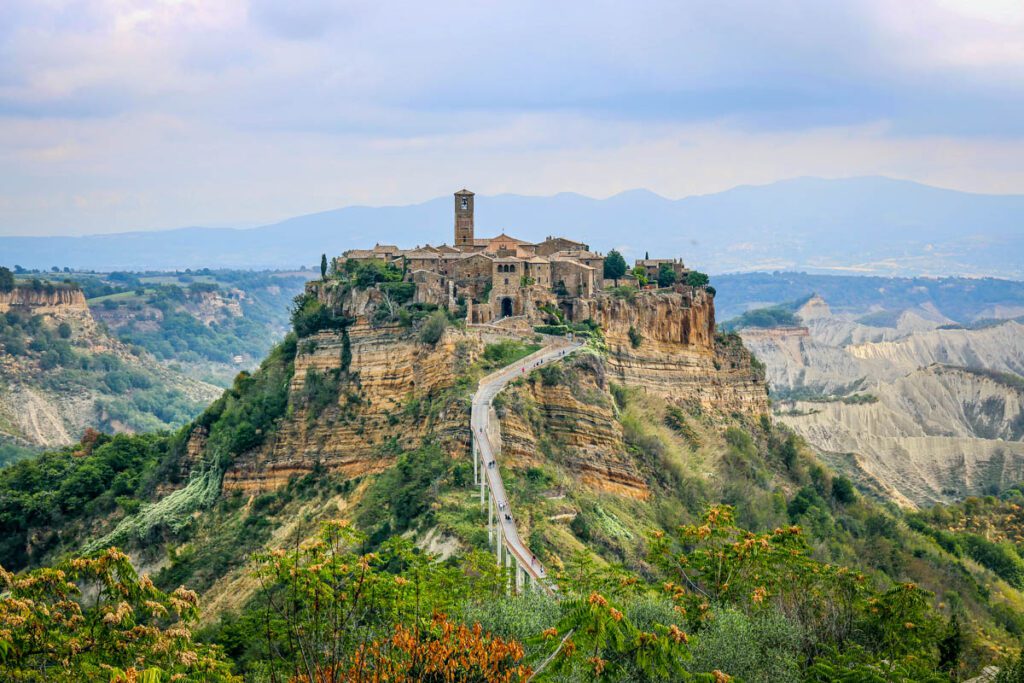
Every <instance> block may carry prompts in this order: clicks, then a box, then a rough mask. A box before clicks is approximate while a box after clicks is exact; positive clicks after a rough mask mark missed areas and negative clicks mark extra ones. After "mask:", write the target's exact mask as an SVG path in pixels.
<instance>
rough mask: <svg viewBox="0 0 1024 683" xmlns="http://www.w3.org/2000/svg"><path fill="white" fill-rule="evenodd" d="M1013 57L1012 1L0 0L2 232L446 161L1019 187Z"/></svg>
mask: <svg viewBox="0 0 1024 683" xmlns="http://www.w3.org/2000/svg"><path fill="white" fill-rule="evenodd" d="M1022 67H1024V11H1022V10H1021V6H1020V4H1019V3H1016V2H1003V1H1002V0H994V1H993V2H987V3H977V2H973V1H972V2H968V1H967V0H957V1H953V0H941V1H939V2H924V1H923V0H908V1H907V2H901V3H891V2H885V1H883V0H863V1H862V2H855V3H820V2H811V1H805V2H783V3H772V4H765V3H757V2H753V0H749V1H745V2H738V1H730V0H726V1H720V2H687V3H679V2H669V1H658V2H642V3H614V2H587V3H584V2H576V1H572V0H567V2H564V3H559V4H558V5H555V6H553V5H551V3H548V2H539V1H537V0H524V1H523V2H518V3H479V2H468V1H466V2H462V1H452V0H449V1H446V2H437V3H422V2H400V3H377V2H370V1H369V0H355V1H349V2H326V1H320V0H295V1H294V2H289V3H280V2H272V1H271V0H252V1H251V2H245V1H244V0H188V1H173V2H172V1H171V0H163V1H159V0H157V1H153V0H148V1H143V0H95V1H94V2H71V1H68V2H60V1H56V2H47V3H39V2H35V1H34V0H7V2H5V3H3V4H2V5H0V178H3V179H4V181H5V182H4V183H3V184H2V187H0V232H14V231H20V232H25V231H64V230H75V231H83V230H110V229H126V228H145V227H158V226H159V227H166V226H171V225H178V224H184V223H191V222H196V223H210V222H218V223H231V222H254V221H261V220H269V219H272V218H275V217H280V216H283V215H287V214H288V213H290V212H295V213H298V212H303V211H309V210H314V209H319V208H329V207H333V206H336V205H339V204H341V203H345V202H348V201H363V202H375V203H380V202H386V201H411V200H415V199H420V198H426V197H429V196H433V195H435V194H439V193H442V192H446V191H447V190H448V184H451V183H454V184H457V185H460V186H461V185H463V184H473V185H475V186H477V187H478V188H479V189H482V190H483V191H518V192H554V191H560V190H576V191H581V192H584V193H588V194H594V195H606V194H613V193H615V192H617V191H621V190H624V189H628V188H631V187H638V186H646V187H649V188H651V189H653V190H656V191H658V192H661V193H663V194H666V195H669V196H681V195H683V194H687V193H690V192H694V191H713V190H715V189H724V188H726V187H729V186H731V185H735V184H737V183H743V182H768V181H771V180H774V179H778V178H783V177H787V176H791V175H811V174H819V175H832V176H835V175H854V174H870V173H885V174H890V175H894V176H898V177H906V178H913V179H917V180H922V181H928V182H937V183H940V184H943V185H946V186H954V187H962V188H966V189H972V190H979V191H986V190H987V191H1000V192H1004V191H1024V178H1022V173H1024V168H1022V167H1024V164H1022V162H1020V161H1019V159H1020V158H1021V157H1020V156H1017V157H1016V158H1014V154H1017V153H1019V151H1020V146H1021V139H1022V137H1024V82H1022V81H1024V68H1022ZM90 197H94V198H95V200H92V199H90Z"/></svg>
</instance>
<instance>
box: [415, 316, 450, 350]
mask: <svg viewBox="0 0 1024 683" xmlns="http://www.w3.org/2000/svg"><path fill="white" fill-rule="evenodd" d="M447 328H448V316H447V315H446V314H445V312H444V311H434V312H433V313H431V314H430V317H429V318H427V321H426V322H425V323H423V327H422V328H420V341H421V342H423V343H424V344H430V345H431V346H433V345H435V344H437V342H439V341H440V340H441V337H442V336H443V335H444V331H445V329H447Z"/></svg>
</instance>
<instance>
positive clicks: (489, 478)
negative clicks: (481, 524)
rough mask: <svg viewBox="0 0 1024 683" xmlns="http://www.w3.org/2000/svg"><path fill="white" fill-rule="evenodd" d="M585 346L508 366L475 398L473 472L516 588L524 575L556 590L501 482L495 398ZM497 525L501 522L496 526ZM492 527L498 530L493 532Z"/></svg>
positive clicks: (564, 345)
mask: <svg viewBox="0 0 1024 683" xmlns="http://www.w3.org/2000/svg"><path fill="white" fill-rule="evenodd" d="M582 345H583V344H582V343H580V342H576V341H568V340H559V341H555V342H553V343H551V344H549V345H548V346H545V347H544V348H542V349H540V350H539V351H537V352H535V353H533V354H530V355H529V356H527V357H525V358H523V359H521V360H518V361H516V362H515V363H512V364H511V365H508V366H506V367H504V368H502V369H501V370H498V371H497V372H495V373H493V374H490V375H488V376H487V377H484V378H483V379H481V380H480V384H479V387H478V388H477V391H476V394H474V395H473V410H472V417H471V418H470V426H471V428H472V430H473V453H474V463H473V469H474V473H475V476H476V479H477V482H478V483H479V486H480V502H481V503H484V502H485V501H484V493H485V487H484V485H485V484H486V492H487V493H489V494H490V501H489V502H488V503H485V504H487V505H488V506H489V509H488V522H487V524H488V537H489V538H491V537H492V536H493V534H494V533H495V532H496V533H497V539H496V540H497V543H496V545H495V549H496V550H495V552H496V554H497V558H498V563H499V564H501V553H502V550H503V549H504V551H505V552H506V556H505V557H506V561H505V563H506V565H508V564H510V562H509V557H510V556H511V558H513V559H514V561H515V565H516V567H517V569H516V575H515V576H516V586H517V588H520V587H521V578H520V573H519V572H520V571H522V572H524V573H525V574H526V575H527V576H529V577H530V578H531V579H532V581H533V582H534V583H535V584H536V585H538V586H540V587H542V588H543V589H544V590H546V591H548V592H552V591H553V590H554V584H552V583H551V582H550V581H548V579H547V571H546V570H545V569H544V566H543V565H542V564H541V563H540V560H538V559H537V558H535V557H534V556H533V554H532V553H531V552H530V549H529V548H527V547H526V544H525V543H523V541H522V539H521V538H520V537H519V531H518V530H517V529H516V523H515V515H514V514H513V513H512V504H511V502H510V501H509V499H508V494H507V493H506V492H505V484H504V482H503V481H502V480H501V469H500V466H499V465H498V461H497V457H496V454H495V451H496V450H497V449H496V448H495V446H494V441H498V442H499V443H500V431H499V428H498V424H497V420H495V421H494V422H493V423H492V422H491V413H492V410H491V405H492V402H493V401H494V397H495V396H497V395H498V393H499V392H500V391H501V390H502V389H504V388H505V386H506V385H507V384H508V383H509V382H511V381H512V380H514V379H515V378H517V377H524V376H526V375H527V374H529V373H530V371H531V370H533V369H535V368H538V367H541V366H544V365H547V364H549V363H553V362H555V361H558V360H560V359H562V358H564V357H565V356H568V355H569V354H571V353H572V352H573V351H575V350H576V349H578V348H580V347H581V346H582ZM494 521H496V522H497V524H496V525H494ZM492 526H493V527H494V528H493V530H492Z"/></svg>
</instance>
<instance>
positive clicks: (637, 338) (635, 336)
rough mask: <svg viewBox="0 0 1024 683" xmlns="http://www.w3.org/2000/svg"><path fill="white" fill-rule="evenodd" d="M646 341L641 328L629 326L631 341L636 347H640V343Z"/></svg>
mask: <svg viewBox="0 0 1024 683" xmlns="http://www.w3.org/2000/svg"><path fill="white" fill-rule="evenodd" d="M643 341H644V338H643V336H642V335H641V334H640V330H638V329H636V328H635V327H633V326H632V325H630V326H629V343H630V344H631V345H632V346H633V348H634V349H638V348H640V344H642V343H643Z"/></svg>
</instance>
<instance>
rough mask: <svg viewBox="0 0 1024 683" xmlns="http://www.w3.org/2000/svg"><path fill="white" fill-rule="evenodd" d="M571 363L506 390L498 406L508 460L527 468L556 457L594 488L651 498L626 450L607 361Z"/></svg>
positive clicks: (585, 357)
mask: <svg viewBox="0 0 1024 683" xmlns="http://www.w3.org/2000/svg"><path fill="white" fill-rule="evenodd" d="M570 363H571V364H570V366H569V367H568V368H567V369H566V370H562V369H561V368H554V369H550V370H548V371H546V372H544V373H535V374H533V375H531V376H529V377H528V378H527V379H526V380H525V381H523V382H520V383H518V385H515V386H512V387H511V388H510V389H508V390H507V391H508V395H507V398H506V399H505V400H503V401H502V402H501V404H500V407H499V409H498V410H497V414H498V417H499V418H500V419H501V430H502V431H501V437H502V451H501V454H502V457H503V459H504V461H505V462H508V463H510V464H511V465H513V466H516V467H527V466H532V465H542V464H544V462H545V460H547V459H548V458H552V459H554V460H555V461H556V462H558V463H559V464H560V465H562V466H563V467H564V468H565V469H566V470H567V471H569V472H573V473H574V474H575V475H576V477H577V478H578V479H579V480H580V481H581V482H582V483H583V484H585V485H587V486H589V487H590V488H592V489H594V490H597V491H601V492H605V493H615V494H618V495H624V496H629V497H631V498H647V497H648V496H649V495H650V491H649V489H648V487H647V483H646V482H645V481H644V478H643V476H642V474H641V472H640V470H639V468H638V467H637V463H636V461H635V460H634V459H633V458H632V457H631V456H629V455H628V454H627V453H626V446H625V443H624V442H623V437H622V426H621V425H620V424H619V422H618V420H617V419H616V416H615V411H614V407H613V405H614V404H613V399H612V397H611V395H610V394H609V393H608V387H607V384H606V381H605V371H604V364H603V363H602V362H601V361H600V359H598V358H597V357H596V356H594V355H592V354H584V355H581V356H579V357H577V358H574V359H573V360H572V361H571V362H570Z"/></svg>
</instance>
